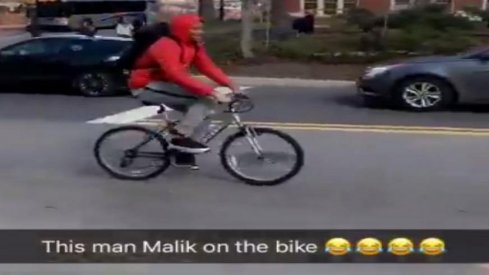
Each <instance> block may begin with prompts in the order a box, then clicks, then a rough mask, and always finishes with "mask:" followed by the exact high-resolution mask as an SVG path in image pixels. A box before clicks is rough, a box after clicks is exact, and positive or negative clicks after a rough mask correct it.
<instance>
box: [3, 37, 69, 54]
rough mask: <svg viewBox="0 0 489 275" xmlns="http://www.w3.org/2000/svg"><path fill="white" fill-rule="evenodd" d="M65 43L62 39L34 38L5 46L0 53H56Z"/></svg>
mask: <svg viewBox="0 0 489 275" xmlns="http://www.w3.org/2000/svg"><path fill="white" fill-rule="evenodd" d="M65 44H66V41H65V40H64V39H35V40H30V41H27V42H21V43H19V44H16V45H13V46H10V47H7V48H5V49H4V50H2V51H1V54H2V55H4V56H9V55H21V56H30V55H50V54H58V53H59V52H60V51H61V49H62V48H63V46H64V45H65Z"/></svg>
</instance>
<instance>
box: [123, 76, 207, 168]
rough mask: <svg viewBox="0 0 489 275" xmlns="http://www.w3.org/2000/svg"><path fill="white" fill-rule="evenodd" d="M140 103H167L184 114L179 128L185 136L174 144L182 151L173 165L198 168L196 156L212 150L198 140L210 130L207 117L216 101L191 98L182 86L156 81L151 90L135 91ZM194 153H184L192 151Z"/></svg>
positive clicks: (174, 140) (178, 138)
mask: <svg viewBox="0 0 489 275" xmlns="http://www.w3.org/2000/svg"><path fill="white" fill-rule="evenodd" d="M133 94H134V95H135V96H136V97H137V98H138V99H139V100H140V101H146V102H152V103H157V104H160V103H162V104H165V105H167V106H169V107H171V108H174V109H175V110H177V111H180V112H183V113H184V117H183V119H182V121H181V123H180V124H179V125H178V126H177V127H176V130H177V132H178V133H179V135H181V137H177V138H175V139H173V140H172V145H173V146H174V147H175V148H176V149H178V150H179V151H181V152H180V153H177V154H176V155H175V158H174V162H173V164H174V165H175V166H179V167H190V168H192V169H198V166H197V165H196V162H195V156H194V155H193V153H202V152H205V151H208V150H209V149H208V148H207V146H204V145H202V144H200V143H198V142H196V140H198V138H197V137H199V134H200V132H201V131H199V130H206V129H207V127H205V124H206V123H205V122H203V121H204V120H205V118H206V117H207V116H208V115H209V114H210V112H211V110H212V108H213V105H214V104H213V102H212V101H211V100H208V99H197V98H196V97H193V96H190V95H189V94H188V93H187V92H186V91H184V90H183V89H181V88H180V87H178V86H176V85H174V84H169V83H163V82H157V83H156V82H155V83H151V84H150V85H148V87H147V88H145V89H142V90H139V91H134V93H133ZM189 151H191V152H192V153H190V154H189V153H184V152H189Z"/></svg>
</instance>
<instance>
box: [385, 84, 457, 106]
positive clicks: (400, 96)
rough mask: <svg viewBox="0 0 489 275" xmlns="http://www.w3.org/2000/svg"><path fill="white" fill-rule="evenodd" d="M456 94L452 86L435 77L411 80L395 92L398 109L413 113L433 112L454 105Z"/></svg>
mask: <svg viewBox="0 0 489 275" xmlns="http://www.w3.org/2000/svg"><path fill="white" fill-rule="evenodd" d="M454 99H455V92H454V91H453V89H452V88H451V87H450V85H449V84H448V83H447V82H445V81H443V80H441V79H437V78H434V77H416V78H410V79H407V80H405V81H403V82H402V83H401V85H399V86H398V88H397V89H396V91H395V95H394V100H395V103H396V104H397V105H398V107H401V108H403V109H407V110H411V111H432V110H437V109H442V108H444V107H446V106H447V105H449V104H451V103H453V101H454Z"/></svg>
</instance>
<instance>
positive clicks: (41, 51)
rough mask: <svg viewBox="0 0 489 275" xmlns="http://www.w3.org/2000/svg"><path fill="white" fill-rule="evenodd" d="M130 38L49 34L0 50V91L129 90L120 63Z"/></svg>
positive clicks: (87, 92)
mask: <svg viewBox="0 0 489 275" xmlns="http://www.w3.org/2000/svg"><path fill="white" fill-rule="evenodd" d="M131 43H132V40H131V39H124V38H115V37H100V36H95V37H87V36H83V35H76V34H67V35H50V36H42V37H38V38H32V39H27V40H23V41H20V42H15V43H13V44H10V45H8V46H5V47H3V48H1V49H0V91H4V92H19V91H23V90H31V91H36V92H41V91H42V90H46V91H47V90H56V91H58V90H62V91H73V92H76V93H79V94H82V95H85V96H106V95H113V94H117V93H119V92H122V91H127V89H126V84H125V83H126V80H125V78H126V76H125V75H124V72H123V70H122V69H121V68H120V66H119V64H118V60H119V58H120V57H121V55H122V54H123V53H124V51H125V50H126V49H128V47H129V46H130V44H131Z"/></svg>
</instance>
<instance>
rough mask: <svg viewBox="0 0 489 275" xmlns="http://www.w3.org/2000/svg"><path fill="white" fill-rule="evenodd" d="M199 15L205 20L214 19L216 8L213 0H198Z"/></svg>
mask: <svg viewBox="0 0 489 275" xmlns="http://www.w3.org/2000/svg"><path fill="white" fill-rule="evenodd" d="M199 15H200V16H202V18H204V20H206V21H213V20H215V19H216V9H215V8H214V0H199Z"/></svg>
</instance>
